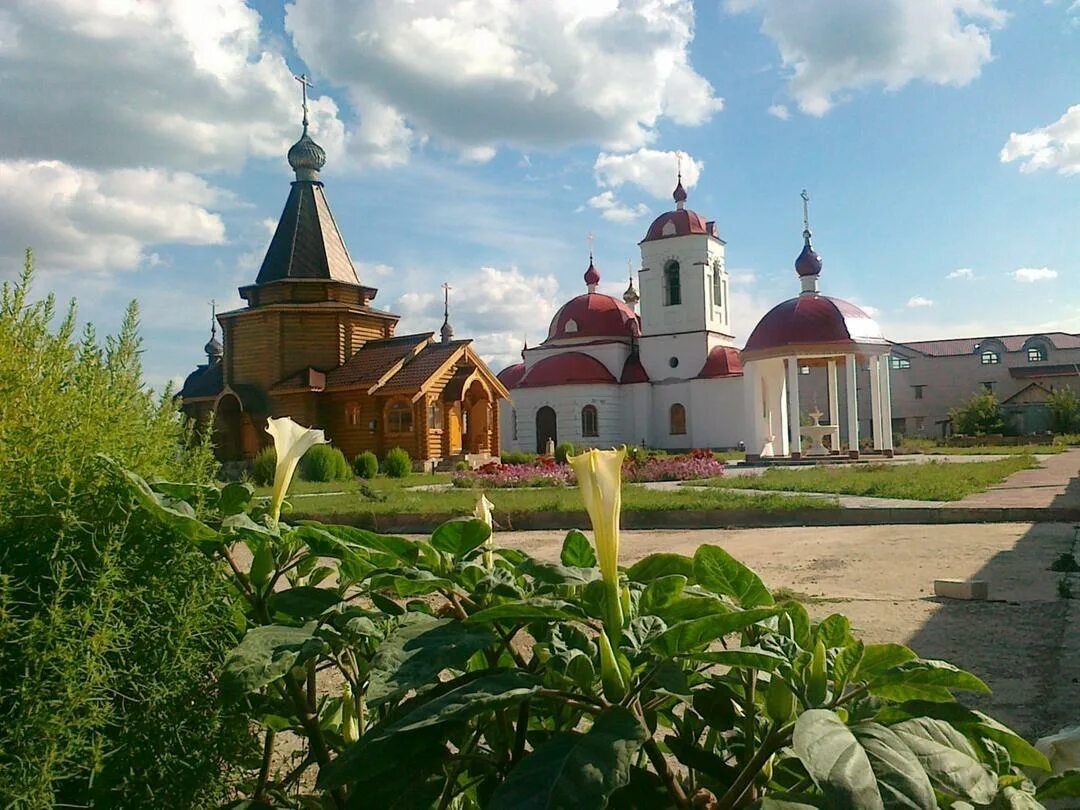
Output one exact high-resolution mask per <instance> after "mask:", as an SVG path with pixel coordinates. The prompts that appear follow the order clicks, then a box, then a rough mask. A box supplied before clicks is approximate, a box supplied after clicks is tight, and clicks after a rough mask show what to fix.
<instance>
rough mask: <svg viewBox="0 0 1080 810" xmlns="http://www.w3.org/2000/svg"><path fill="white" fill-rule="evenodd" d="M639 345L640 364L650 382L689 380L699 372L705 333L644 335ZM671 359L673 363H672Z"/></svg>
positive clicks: (706, 348)
mask: <svg viewBox="0 0 1080 810" xmlns="http://www.w3.org/2000/svg"><path fill="white" fill-rule="evenodd" d="M639 347H640V352H641V364H642V365H643V366H645V371H646V372H647V373H648V375H649V379H650V380H653V381H654V382H660V381H665V380H690V379H693V378H694V377H696V376H697V375H698V374H700V373H701V367H702V366H704V365H705V359H706V357H708V352H709V342H708V340H707V333H705V332H691V333H689V334H681V335H662V336H657V337H649V336H645V337H642V338H641V341H640V342H639ZM673 362H674V363H677V365H674V366H673V365H672V363H673Z"/></svg>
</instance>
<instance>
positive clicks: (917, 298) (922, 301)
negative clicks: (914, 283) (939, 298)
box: [907, 295, 934, 309]
mask: <svg viewBox="0 0 1080 810" xmlns="http://www.w3.org/2000/svg"><path fill="white" fill-rule="evenodd" d="M907 305H908V306H909V307H911V308H912V309H916V308H918V307H932V306H933V305H934V302H933V301H931V300H930V299H929V298H923V297H922V296H921V295H913V296H911V298H909V299H908V302H907Z"/></svg>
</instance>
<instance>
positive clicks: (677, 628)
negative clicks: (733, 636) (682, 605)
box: [652, 608, 778, 656]
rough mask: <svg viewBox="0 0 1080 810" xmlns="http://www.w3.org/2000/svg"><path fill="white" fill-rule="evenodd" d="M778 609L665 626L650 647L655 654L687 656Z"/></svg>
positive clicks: (717, 615) (732, 614) (733, 613)
mask: <svg viewBox="0 0 1080 810" xmlns="http://www.w3.org/2000/svg"><path fill="white" fill-rule="evenodd" d="M777 612H778V608H754V609H753V610H731V609H729V612H727V613H717V614H714V615H712V616H704V617H702V618H700V619H689V620H688V621H685V622H679V623H678V624H676V625H673V626H671V627H669V628H668V629H667V630H665V631H664V632H663V633H661V634H660V635H659V636H657V637H656V638H655V639H653V642H652V647H653V648H654V649H655V650H657V651H658V652H660V653H662V654H664V655H668V656H674V655H678V654H680V653H688V652H690V651H691V650H693V649H694V648H695V647H700V646H702V645H704V644H709V643H710V642H713V641H716V640H718V639H721V638H723V637H724V636H726V635H727V634H728V633H734V632H735V631H737V630H743V629H745V628H747V627H749V626H750V625H752V624H755V623H757V622H760V621H762V620H763V619H767V618H769V617H770V616H775V615H776V614H777Z"/></svg>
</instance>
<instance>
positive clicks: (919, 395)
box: [911, 385, 926, 399]
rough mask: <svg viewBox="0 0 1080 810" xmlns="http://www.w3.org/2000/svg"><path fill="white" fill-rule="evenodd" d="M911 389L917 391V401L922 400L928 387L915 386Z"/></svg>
mask: <svg viewBox="0 0 1080 810" xmlns="http://www.w3.org/2000/svg"><path fill="white" fill-rule="evenodd" d="M911 387H912V389H913V390H914V391H915V399H922V397H923V391H925V390H926V386H925V385H913V386H911Z"/></svg>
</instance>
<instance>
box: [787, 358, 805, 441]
mask: <svg viewBox="0 0 1080 810" xmlns="http://www.w3.org/2000/svg"><path fill="white" fill-rule="evenodd" d="M787 387H788V401H787V406H788V427H789V429H790V430H791V444H792V447H791V448H789V450H788V452H789V454H790V455H795V454H796V453H799V454H801V453H802V420H801V419H800V418H799V358H798V357H796V356H795V355H792V356H791V357H789V358H788V360H787Z"/></svg>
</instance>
